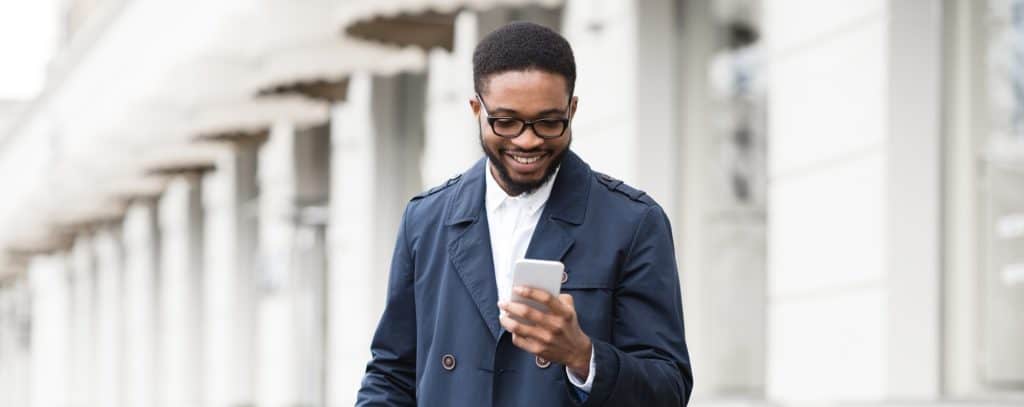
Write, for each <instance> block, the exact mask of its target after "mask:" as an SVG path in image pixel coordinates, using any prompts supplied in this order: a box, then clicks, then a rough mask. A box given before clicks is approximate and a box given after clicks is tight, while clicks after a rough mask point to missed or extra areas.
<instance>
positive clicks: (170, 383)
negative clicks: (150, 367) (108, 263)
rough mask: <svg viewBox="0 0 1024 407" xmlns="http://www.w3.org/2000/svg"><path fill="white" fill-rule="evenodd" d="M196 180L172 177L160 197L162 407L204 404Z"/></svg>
mask: <svg viewBox="0 0 1024 407" xmlns="http://www.w3.org/2000/svg"><path fill="white" fill-rule="evenodd" d="M199 179H200V175H199V174H197V173H194V172H187V173H182V174H179V175H175V176H174V177H173V178H172V179H171V180H170V182H169V183H168V185H167V190H166V191H165V192H164V195H163V196H162V197H161V198H160V207H159V222H160V234H161V250H160V253H161V257H160V283H159V284H160V323H161V331H160V333H161V335H160V348H159V349H160V357H161V361H160V369H161V372H162V374H161V377H160V382H159V387H158V394H159V400H160V401H161V403H160V404H161V405H164V406H167V407H172V406H186V405H198V404H199V403H201V400H202V389H203V381H204V379H205V375H204V372H203V370H202V360H203V359H202V346H201V338H202V336H201V335H202V322H203V319H202V315H201V310H202V300H203V296H202V293H203V290H202V284H201V282H202V277H203V274H202V271H203V267H202V245H203V240H202V236H203V234H202V226H203V218H202V206H201V201H200V189H199Z"/></svg>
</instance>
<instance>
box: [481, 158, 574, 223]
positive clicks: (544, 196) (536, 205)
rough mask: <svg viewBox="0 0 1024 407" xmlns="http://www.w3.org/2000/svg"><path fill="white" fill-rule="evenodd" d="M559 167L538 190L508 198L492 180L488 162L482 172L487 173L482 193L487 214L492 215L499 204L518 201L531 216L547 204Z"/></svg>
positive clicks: (496, 182) (495, 181) (492, 176)
mask: <svg viewBox="0 0 1024 407" xmlns="http://www.w3.org/2000/svg"><path fill="white" fill-rule="evenodd" d="M559 169H561V166H559V167H558V168H555V173H554V174H551V178H548V180H547V181H545V182H544V184H542V185H541V186H540V187H539V188H537V189H536V190H535V191H533V192H531V193H528V194H520V195H519V196H514V197H513V196H509V195H508V194H507V193H505V190H504V189H501V185H498V181H497V180H496V179H494V174H493V173H492V172H491V163H490V162H488V163H487V165H485V166H484V171H486V172H487V174H485V176H484V178H485V179H486V181H485V182H484V185H485V189H486V191H485V192H484V201H485V205H486V207H487V213H494V211H496V210H497V209H498V208H499V207H501V204H503V203H505V202H506V201H518V203H520V204H523V205H525V207H526V209H527V212H528V213H529V214H533V213H535V212H537V211H538V210H540V208H543V207H544V204H545V203H547V201H548V198H549V197H550V196H551V188H552V187H553V186H554V184H555V178H557V177H558V170H559Z"/></svg>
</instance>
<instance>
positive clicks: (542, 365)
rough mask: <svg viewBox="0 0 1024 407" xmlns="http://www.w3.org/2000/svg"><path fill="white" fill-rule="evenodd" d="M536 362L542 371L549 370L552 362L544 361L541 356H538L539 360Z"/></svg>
mask: <svg viewBox="0 0 1024 407" xmlns="http://www.w3.org/2000/svg"><path fill="white" fill-rule="evenodd" d="M534 362H536V363H537V367H539V368H541V369H547V368H548V366H551V361H550V360H547V359H544V358H542V357H540V356H537V358H536V360H535V361H534Z"/></svg>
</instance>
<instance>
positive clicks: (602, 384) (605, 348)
mask: <svg viewBox="0 0 1024 407" xmlns="http://www.w3.org/2000/svg"><path fill="white" fill-rule="evenodd" d="M591 342H592V343H593V346H594V348H593V356H592V357H591V358H590V363H591V370H590V371H591V375H593V377H592V379H593V387H591V389H590V392H589V393H590V394H589V395H588V396H587V398H586V400H580V398H579V397H578V396H577V390H578V388H577V387H576V386H574V385H573V384H572V382H570V381H569V380H566V381H565V382H566V383H565V384H566V386H565V387H566V391H568V392H569V395H570V397H569V399H571V400H573V402H574V403H573V404H574V405H577V406H585V407H589V406H600V405H603V404H604V403H605V401H606V400H608V397H609V396H611V394H612V391H613V390H614V389H615V383H616V382H617V381H618V378H619V355H618V353H617V352H616V351H615V347H614V346H612V345H611V344H609V343H607V342H601V341H598V340H594V339H591ZM596 366H600V367H601V372H600V373H598V372H596V371H595V369H594V367H596ZM567 373H568V372H567Z"/></svg>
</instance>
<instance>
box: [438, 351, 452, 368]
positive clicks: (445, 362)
mask: <svg viewBox="0 0 1024 407" xmlns="http://www.w3.org/2000/svg"><path fill="white" fill-rule="evenodd" d="M441 367H443V368H444V370H449V371H451V370H455V356H452V355H451V354H450V353H449V354H446V355H444V356H441Z"/></svg>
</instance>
